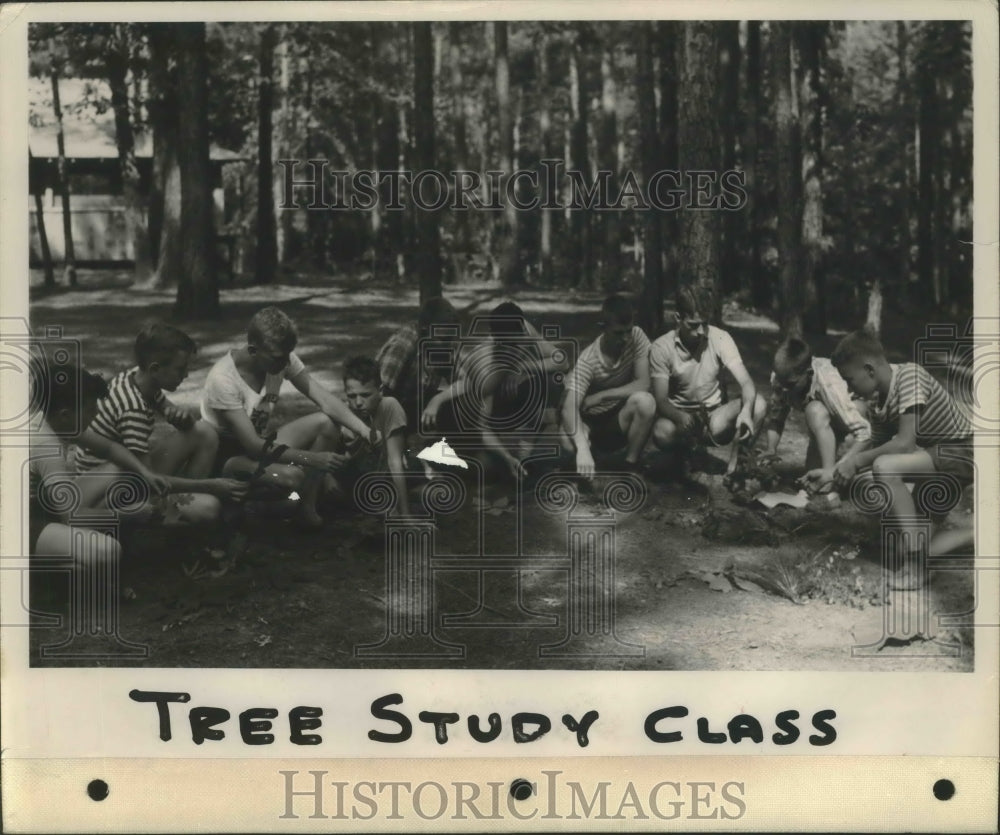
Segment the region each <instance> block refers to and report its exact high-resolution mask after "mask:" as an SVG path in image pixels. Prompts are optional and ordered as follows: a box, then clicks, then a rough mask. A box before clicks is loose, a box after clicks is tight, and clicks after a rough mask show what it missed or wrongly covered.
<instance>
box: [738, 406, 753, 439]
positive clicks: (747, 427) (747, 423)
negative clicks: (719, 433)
mask: <svg viewBox="0 0 1000 835" xmlns="http://www.w3.org/2000/svg"><path fill="white" fill-rule="evenodd" d="M752 435H753V420H751V418H750V415H749V414H747V413H746V412H740V413H739V414H738V415H737V416H736V438H737V440H740V441H745V440H746V439H747V438H749V437H751V436H752Z"/></svg>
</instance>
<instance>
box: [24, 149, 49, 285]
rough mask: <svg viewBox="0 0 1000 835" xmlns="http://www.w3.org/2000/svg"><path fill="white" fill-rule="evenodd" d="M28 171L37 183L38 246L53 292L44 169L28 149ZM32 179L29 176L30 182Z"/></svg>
mask: <svg viewBox="0 0 1000 835" xmlns="http://www.w3.org/2000/svg"><path fill="white" fill-rule="evenodd" d="M28 171H29V172H30V171H34V172H35V178H34V179H35V182H34V183H33V187H32V189H31V191H32V194H33V195H34V198H35V229H36V230H37V231H38V244H39V246H40V248H41V250H42V268H43V269H44V271H45V287H46V289H49V290H52V289H54V288H55V286H56V275H55V270H54V269H53V267H52V250H51V249H49V236H48V235H47V234H46V232H45V208H44V207H43V206H42V190H43V189H42V171H43V167H42V166H40V165H36V163H35V159H34V157H33V156H32V155H31V148H30V147H29V148H28ZM30 179H31V177H30V175H29V180H30Z"/></svg>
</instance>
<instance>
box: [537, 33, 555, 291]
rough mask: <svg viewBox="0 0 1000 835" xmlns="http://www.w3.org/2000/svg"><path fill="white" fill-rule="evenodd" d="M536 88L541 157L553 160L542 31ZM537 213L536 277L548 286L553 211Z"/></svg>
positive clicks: (546, 51) (545, 46)
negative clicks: (538, 219) (537, 259)
mask: <svg viewBox="0 0 1000 835" xmlns="http://www.w3.org/2000/svg"><path fill="white" fill-rule="evenodd" d="M538 87H539V91H540V95H539V102H538V132H539V133H540V134H541V143H542V157H543V159H553V158H554V157H555V146H554V144H553V141H552V111H551V106H550V97H551V95H550V88H549V37H548V34H547V33H546V32H545V31H544V29H543V30H542V33H541V36H540V41H539V44H538ZM543 176H544V175H543ZM542 194H543V195H546V194H547V191H546V189H545V188H544V186H543V187H542ZM553 196H554V195H553ZM545 202H547V201H545ZM539 212H540V213H541V217H540V226H541V228H540V230H539V245H538V248H539V262H538V275H539V279H540V280H541V282H542V283H543V284H549V283H550V282H551V280H552V222H553V220H554V219H555V214H554V212H555V210H554V209H546V208H544V207H543V208H540V209H539Z"/></svg>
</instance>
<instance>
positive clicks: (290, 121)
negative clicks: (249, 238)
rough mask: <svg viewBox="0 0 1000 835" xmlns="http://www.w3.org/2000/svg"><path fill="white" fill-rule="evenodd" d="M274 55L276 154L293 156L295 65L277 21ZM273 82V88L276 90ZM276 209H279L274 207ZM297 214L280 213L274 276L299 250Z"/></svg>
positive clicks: (279, 192) (277, 184) (276, 181)
mask: <svg viewBox="0 0 1000 835" xmlns="http://www.w3.org/2000/svg"><path fill="white" fill-rule="evenodd" d="M275 39H276V43H275V53H274V54H275V56H276V57H277V62H278V66H277V70H278V95H277V101H276V102H274V104H277V125H276V126H275V127H276V130H275V131H274V143H275V145H276V146H277V158H278V159H287V158H288V157H289V156H290V148H289V140H290V139H291V137H293V136H295V135H296V129H295V123H294V118H295V111H294V110H293V109H292V102H291V95H290V94H289V90H290V88H291V78H292V66H291V58H290V57H289V54H288V37H287V33H286V31H285V26H284V24H280V23H278V24H275ZM273 89H274V88H273V86H272V90H273ZM271 190H272V192H273V196H272V202H273V204H274V206H278V205H279V204H280V203H281V201H282V199H283V197H284V177H283V175H282V171H281V168H280V167H278V166H274V167H273V168H272V173H271ZM275 211H277V209H275ZM293 218H294V215H293V214H292V212H291V211H290V210H287V209H286V210H284V211H282V212H280V213H279V214H278V216H277V219H276V223H275V226H274V231H275V264H276V270H275V276H277V271H278V269H280V268H281V267H282V266H283V265H284V264H285V262H286V261H287V260H288V259H289V258H294V257H295V256H296V254H297V252H296V251H294V240H293V234H292V221H293Z"/></svg>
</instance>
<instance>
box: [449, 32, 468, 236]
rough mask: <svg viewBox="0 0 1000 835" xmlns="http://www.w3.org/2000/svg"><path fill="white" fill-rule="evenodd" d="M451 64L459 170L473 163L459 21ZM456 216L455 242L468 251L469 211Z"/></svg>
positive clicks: (451, 44) (451, 47) (453, 35)
mask: <svg viewBox="0 0 1000 835" xmlns="http://www.w3.org/2000/svg"><path fill="white" fill-rule="evenodd" d="M448 66H449V69H450V70H451V125H452V133H453V134H454V138H455V147H454V162H455V170H457V171H466V170H468V166H469V143H468V140H467V138H466V114H467V112H468V109H469V100H468V94H467V93H466V92H465V81H464V78H463V76H462V29H461V25H460V24H458V23H455V22H451V23H449V24H448ZM454 218H455V246H456V247H457V248H458V250H459V251H460V252H468V251H469V249H470V248H471V247H472V229H471V227H470V223H469V221H470V218H469V212H455V213H454Z"/></svg>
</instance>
